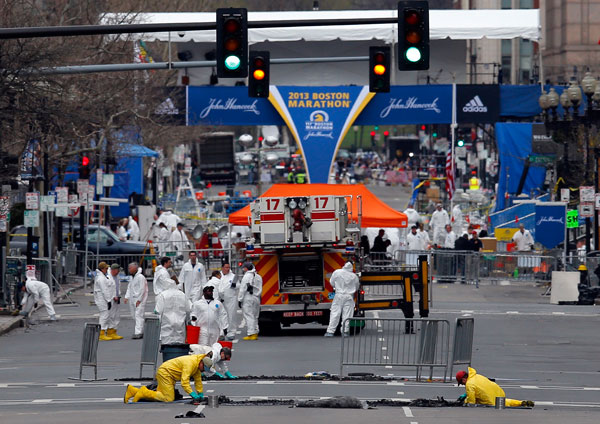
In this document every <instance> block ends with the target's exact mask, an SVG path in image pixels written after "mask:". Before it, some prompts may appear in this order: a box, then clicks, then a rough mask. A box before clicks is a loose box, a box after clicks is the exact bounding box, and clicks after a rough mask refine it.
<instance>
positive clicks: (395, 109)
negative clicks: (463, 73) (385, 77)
mask: <svg viewBox="0 0 600 424" xmlns="http://www.w3.org/2000/svg"><path fill="white" fill-rule="evenodd" d="M450 123H452V86H451V85H408V86H399V85H395V86H393V87H392V88H391V91H390V92H389V93H377V95H376V96H375V97H374V98H373V100H371V102H370V103H369V104H368V105H367V106H366V107H365V110H364V111H363V112H362V113H361V114H360V116H359V117H358V118H357V119H356V122H355V123H354V124H355V125H404V124H450Z"/></svg>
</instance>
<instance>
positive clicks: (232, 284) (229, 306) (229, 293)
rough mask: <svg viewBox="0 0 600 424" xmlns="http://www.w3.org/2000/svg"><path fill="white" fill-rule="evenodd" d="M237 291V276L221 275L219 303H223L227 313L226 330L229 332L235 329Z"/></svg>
mask: <svg viewBox="0 0 600 424" xmlns="http://www.w3.org/2000/svg"><path fill="white" fill-rule="evenodd" d="M238 289H239V281H237V276H236V275H235V274H234V273H233V272H231V271H229V273H228V274H222V275H221V285H220V287H219V300H221V303H223V306H224V307H225V310H226V311H227V321H228V323H229V325H228V326H227V328H229V329H231V331H233V330H235V329H236V328H237V327H236V318H237V310H238ZM215 295H216V294H215Z"/></svg>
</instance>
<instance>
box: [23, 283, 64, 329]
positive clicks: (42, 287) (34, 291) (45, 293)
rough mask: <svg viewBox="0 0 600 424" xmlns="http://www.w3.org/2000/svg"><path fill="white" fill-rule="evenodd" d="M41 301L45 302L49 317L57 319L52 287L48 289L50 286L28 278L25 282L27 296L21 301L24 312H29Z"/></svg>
mask: <svg viewBox="0 0 600 424" xmlns="http://www.w3.org/2000/svg"><path fill="white" fill-rule="evenodd" d="M40 299H41V300H42V302H44V306H45V307H46V312H47V313H48V316H49V317H50V318H51V319H55V317H56V313H55V312H54V306H52V299H51V298H50V287H48V284H46V283H44V282H42V281H38V280H36V279H35V278H33V277H29V276H28V277H27V281H26V282H25V296H23V300H22V301H21V305H23V310H24V311H25V312H29V311H30V310H31V308H32V307H33V305H34V304H36V303H37V302H38V301H39V300H40Z"/></svg>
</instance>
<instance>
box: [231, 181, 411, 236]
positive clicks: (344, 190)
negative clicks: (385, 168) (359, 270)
mask: <svg viewBox="0 0 600 424" xmlns="http://www.w3.org/2000/svg"><path fill="white" fill-rule="evenodd" d="M318 195H324V196H352V201H348V208H351V217H352V218H353V219H356V217H358V203H359V202H358V201H357V196H361V199H362V202H361V203H362V218H361V223H360V225H361V227H363V228H368V227H396V228H405V227H407V226H408V218H407V216H406V215H405V214H403V213H402V212H398V211H397V210H394V209H392V208H391V207H389V206H388V205H386V204H385V203H383V202H382V201H381V200H379V199H378V198H377V196H375V195H374V194H373V193H371V191H369V189H368V188H366V187H365V186H364V185H360V184H274V185H273V186H271V188H269V189H268V190H267V191H266V192H265V193H264V194H263V195H262V196H261V197H296V196H318ZM249 218H250V205H248V206H246V207H244V208H242V209H240V210H239V211H237V212H234V213H232V214H231V215H229V223H230V224H233V225H248V223H249Z"/></svg>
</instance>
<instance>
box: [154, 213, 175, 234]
mask: <svg viewBox="0 0 600 424" xmlns="http://www.w3.org/2000/svg"><path fill="white" fill-rule="evenodd" d="M161 222H164V223H165V225H166V226H167V229H168V230H169V231H173V230H174V229H175V227H177V224H179V223H180V222H181V218H179V216H178V215H175V214H174V213H173V212H171V211H164V212H163V213H161V214H160V216H159V217H158V219H157V220H156V224H157V225H158V224H160V223H161Z"/></svg>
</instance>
